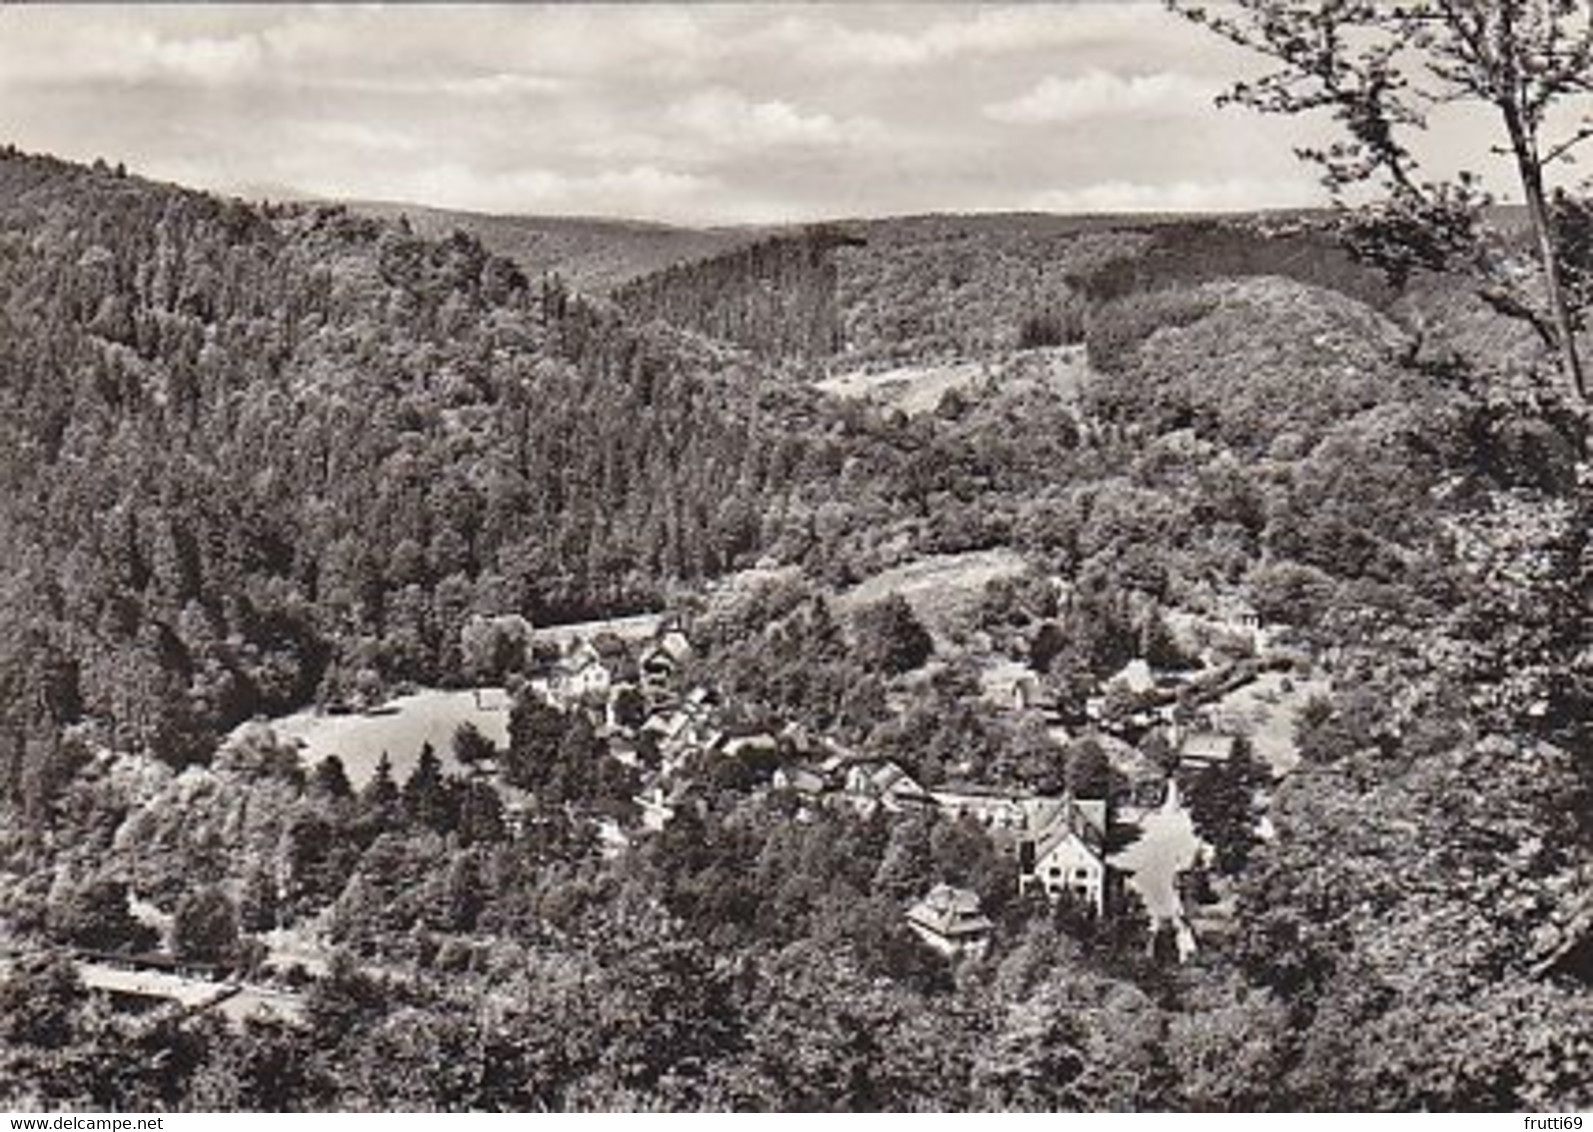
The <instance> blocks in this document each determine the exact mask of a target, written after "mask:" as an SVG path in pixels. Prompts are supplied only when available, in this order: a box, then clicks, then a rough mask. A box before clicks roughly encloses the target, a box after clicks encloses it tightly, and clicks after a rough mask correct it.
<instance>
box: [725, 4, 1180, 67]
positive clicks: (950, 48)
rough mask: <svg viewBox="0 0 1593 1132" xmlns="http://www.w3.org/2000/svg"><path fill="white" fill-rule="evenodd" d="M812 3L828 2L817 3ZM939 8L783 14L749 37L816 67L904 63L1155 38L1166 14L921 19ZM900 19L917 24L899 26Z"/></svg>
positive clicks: (986, 12) (1119, 7)
mask: <svg viewBox="0 0 1593 1132" xmlns="http://www.w3.org/2000/svg"><path fill="white" fill-rule="evenodd" d="M816 10H817V11H819V12H825V11H833V8H832V7H831V6H827V5H818V6H816ZM937 10H941V9H930V8H924V7H919V6H909V7H907V8H900V7H894V6H893V7H886V6H881V7H880V9H879V15H878V16H877V17H876V18H877V19H878V20H879V24H877V25H876V26H868V25H866V24H862V23H859V22H856V19H855V17H852V15H851V13H847V16H846V17H838V16H815V15H812V14H808V13H803V14H799V15H788V16H786V17H784V18H782V19H780V20H777V21H775V22H773V23H771V24H767V25H765V26H763V27H762V28H758V29H755V30H754V31H752V32H751V33H750V34H749V35H748V39H747V44H748V47H749V48H750V47H754V46H761V47H762V48H764V49H770V48H772V49H775V50H779V51H791V52H795V51H800V52H802V53H803V56H804V58H805V59H806V60H807V61H808V62H809V63H810V65H812V66H815V67H822V68H828V69H850V68H857V67H865V68H883V69H906V68H922V67H929V66H933V65H935V64H940V63H948V62H955V61H957V60H971V59H981V58H999V57H1001V56H1009V55H1020V54H1030V53H1033V52H1044V51H1060V50H1068V49H1077V48H1079V47H1081V46H1089V45H1094V44H1099V43H1102V42H1109V41H1117V40H1127V41H1130V42H1133V41H1144V40H1145V39H1146V38H1147V37H1149V38H1155V37H1156V35H1157V33H1158V31H1161V30H1163V25H1164V24H1165V23H1166V20H1167V18H1166V15H1165V13H1163V12H1161V11H1160V10H1159V8H1158V7H1157V6H1155V5H1151V4H1132V3H1070V4H1063V5H1059V4H1027V5H1019V6H1008V7H992V8H981V9H976V10H974V11H972V12H971V13H968V14H959V15H952V16H945V17H942V18H940V19H937V20H933V21H931V22H921V21H922V15H923V13H924V12H926V11H937ZM863 12H864V13H865V14H867V12H868V9H867V8H864V9H863ZM903 17H905V18H903ZM904 23H906V24H908V25H909V26H911V25H912V24H915V23H916V24H918V26H917V27H914V28H912V30H902V26H901V25H903V24H904Z"/></svg>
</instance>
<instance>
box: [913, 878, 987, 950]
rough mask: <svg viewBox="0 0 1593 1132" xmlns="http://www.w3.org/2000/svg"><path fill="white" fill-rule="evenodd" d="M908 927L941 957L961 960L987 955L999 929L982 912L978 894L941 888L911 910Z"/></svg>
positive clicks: (963, 889)
mask: <svg viewBox="0 0 1593 1132" xmlns="http://www.w3.org/2000/svg"><path fill="white" fill-rule="evenodd" d="M907 926H908V927H909V928H911V929H912V930H913V934H915V935H917V936H918V938H919V939H921V940H923V941H924V942H925V943H927V944H928V945H929V946H930V947H932V948H934V949H935V950H936V951H938V952H940V954H942V955H945V956H947V957H949V958H958V957H961V956H964V955H971V956H976V957H977V956H980V955H983V954H984V953H985V951H986V949H987V948H988V947H989V946H990V932H991V930H992V929H993V928H994V926H995V925H994V924H992V923H991V922H990V919H989V918H988V917H987V916H985V914H984V913H983V912H982V911H980V908H979V896H978V894H977V893H974V892H970V891H969V890H968V889H966V888H953V887H952V886H951V885H949V884H937V885H936V886H935V887H934V888H932V889H930V891H929V894H928V895H927V896H925V897H924V898H923V899H922V900H920V901H918V902H917V903H916V904H914V905H913V906H912V907H911V908H909V909H908V910H907Z"/></svg>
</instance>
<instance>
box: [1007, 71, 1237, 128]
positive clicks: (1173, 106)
mask: <svg viewBox="0 0 1593 1132" xmlns="http://www.w3.org/2000/svg"><path fill="white" fill-rule="evenodd" d="M1220 89H1221V88H1220V87H1219V86H1217V85H1214V84H1211V83H1207V82H1205V81H1202V80H1199V79H1195V78H1191V77H1190V76H1188V75H1182V74H1178V73H1176V72H1170V71H1163V72H1159V73H1157V74H1150V75H1124V74H1117V73H1114V72H1111V71H1105V70H1101V69H1100V68H1092V69H1090V70H1088V71H1085V72H1084V73H1082V74H1079V75H1075V76H1072V77H1070V78H1060V77H1058V76H1056V75H1047V76H1046V77H1045V78H1043V79H1041V80H1040V81H1039V83H1037V84H1036V85H1035V86H1034V87H1032V88H1031V89H1030V90H1029V91H1027V92H1026V93H1024V94H1021V95H1019V96H1018V97H1016V98H1013V99H1010V100H1008V101H1004V102H993V103H990V104H989V105H987V106H986V107H985V108H984V112H985V116H986V117H987V118H991V119H993V120H995V121H997V122H1011V123H1017V124H1023V125H1033V124H1046V123H1056V122H1077V121H1082V120H1085V119H1090V118H1104V117H1109V116H1117V115H1135V114H1151V113H1154V114H1158V115H1174V114H1199V113H1203V112H1205V111H1207V110H1209V109H1210V108H1211V104H1212V98H1213V97H1214V96H1215V95H1216V94H1217V93H1218V91H1219V90H1220Z"/></svg>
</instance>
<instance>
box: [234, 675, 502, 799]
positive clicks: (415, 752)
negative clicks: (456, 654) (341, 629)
mask: <svg viewBox="0 0 1593 1132" xmlns="http://www.w3.org/2000/svg"><path fill="white" fill-rule="evenodd" d="M478 697H479V698H478ZM461 723H473V724H475V725H476V727H477V728H479V729H480V731H481V733H482V734H483V735H485V736H486V737H487V738H489V739H491V740H492V741H493V742H494V743H496V744H497V745H498V746H499V747H505V746H507V745H508V743H509V701H508V696H507V695H506V694H505V692H504V690H503V689H502V688H483V689H480V691H479V693H478V692H475V691H436V690H429V691H421V692H415V693H413V694H411V695H407V696H399V697H398V698H397V699H394V700H390V701H389V702H388V703H386V704H384V705H382V706H381V707H380V708H377V709H375V710H374V711H371V712H360V713H350V714H347V715H332V714H329V713H327V712H323V711H319V710H317V709H314V708H306V709H305V710H303V711H296V712H294V713H293V714H292V715H285V716H280V717H278V718H276V719H272V720H268V721H266V726H268V727H270V728H271V730H272V731H274V732H275V733H276V734H277V736H278V737H279V738H281V739H284V740H287V741H289V742H292V743H296V744H297V745H298V747H299V752H300V757H301V758H302V759H303V760H304V765H305V766H306V767H311V766H314V765H315V764H316V763H318V762H320V761H321V760H322V759H324V758H326V756H328V755H337V756H338V757H339V758H341V759H342V760H343V767H344V769H345V770H346V771H347V772H348V779H349V782H350V783H352V784H353V786H354V788H355V789H356V790H358V789H359V788H360V787H361V786H363V785H364V784H365V783H366V782H369V781H370V778H371V775H372V774H374V773H375V771H376V764H377V763H378V762H379V761H380V760H381V757H382V754H383V752H386V754H387V756H388V758H390V759H391V760H392V763H393V777H394V778H395V779H396V780H397V781H399V782H403V781H404V779H405V778H406V777H407V776H408V774H409V772H410V771H411V770H412V769H413V768H414V766H415V762H416V760H417V759H419V757H420V748H421V745H422V744H423V743H430V744H431V745H432V747H433V748H435V749H436V751H437V757H438V758H440V759H441V760H442V764H443V767H444V769H446V770H457V769H459V768H458V766H457V765H456V764H455V763H454V761H453V749H452V748H453V736H454V731H455V730H456V729H457V728H458V727H459V725H460V724H461ZM258 726H260V725H259V724H257V723H246V724H244V725H243V727H241V728H239V729H238V731H235V732H234V733H233V735H234V737H236V736H238V735H239V734H240V733H242V732H243V731H244V730H245V729H248V728H254V727H258Z"/></svg>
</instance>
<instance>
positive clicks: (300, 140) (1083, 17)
mask: <svg viewBox="0 0 1593 1132" xmlns="http://www.w3.org/2000/svg"><path fill="white" fill-rule="evenodd" d="M1253 70H1254V63H1253V62H1252V61H1251V60H1250V59H1249V58H1248V56H1246V55H1245V54H1243V53H1242V52H1240V51H1239V50H1238V49H1236V48H1233V47H1231V46H1229V45H1227V44H1225V43H1223V42H1221V41H1219V40H1217V39H1215V38H1214V37H1212V36H1211V35H1210V34H1209V33H1208V32H1205V31H1203V30H1201V29H1199V28H1196V27H1194V26H1191V25H1188V24H1186V23H1185V22H1184V21H1182V20H1180V19H1179V18H1177V17H1175V16H1173V15H1170V14H1168V13H1167V12H1166V11H1165V10H1164V9H1163V8H1162V7H1161V5H1160V4H1158V3H1154V2H1149V0H1139V2H1136V0H1117V2H1109V3H1029V4H1022V5H1014V6H996V5H991V4H980V5H942V4H925V3H914V4H905V5H889V4H873V3H863V4H858V3H850V4H822V3H800V4H798V3H791V4H775V3H764V4H754V5H741V4H691V5H687V4H679V5H677V4H607V5H593V6H588V5H576V4H558V5H515V6H509V5H465V4H455V5H442V6H436V7H428V6H419V5H401V6H379V5H358V6H355V5H316V6H298V5H281V4H270V5H265V4H254V5H239V6H225V5H210V4H205V5H198V4H195V5H174V6H127V7H123V6H111V5H54V6H32V5H26V4H23V5H5V4H0V142H11V143H13V144H16V145H18V146H20V147H21V148H23V149H25V150H29V151H34V152H48V153H54V154H57V155H59V156H62V157H68V158H72V159H79V160H91V159H93V158H96V157H103V158H105V159H106V160H108V161H112V162H115V161H122V162H125V163H126V165H127V166H128V168H129V169H131V170H133V171H136V172H138V173H141V174H144V175H146V176H151V177H155V178H158V179H162V180H170V181H177V182H180V183H183V184H187V185H192V186H195V187H201V188H208V189H214V190H218V191H221V192H225V193H232V194H237V195H242V196H249V197H260V196H265V197H272V198H285V197H297V196H309V197H318V198H335V199H363V200H390V201H402V202H406V203H414V204H424V205H432V206H437V207H443V208H458V209H469V210H473V211H481V212H496V213H522V214H560V215H583V216H624V217H635V218H642V219H653V220H661V221H669V222H678V223H690V224H713V223H749V222H750V223H761V222H774V221H786V220H810V219H818V218H824V217H861V216H882V215H892V214H903V213H923V212H969V211H994V210H1009V209H1018V210H1044V211H1058V212H1122V211H1213V210H1231V209H1251V208H1266V207H1292V206H1298V205H1307V204H1315V203H1321V202H1322V200H1323V198H1322V195H1321V192H1320V190H1319V189H1318V187H1317V185H1316V181H1315V175H1314V173H1313V171H1312V170H1310V169H1309V168H1307V167H1305V166H1303V165H1301V164H1300V163H1299V162H1298V161H1296V160H1295V158H1294V157H1293V155H1292V152H1291V149H1292V145H1293V144H1294V143H1295V142H1296V141H1298V140H1300V138H1301V136H1302V134H1301V126H1300V125H1299V124H1298V123H1291V122H1288V121H1286V120H1279V119H1274V118H1268V117H1263V116H1259V115H1256V114H1254V113H1252V112H1249V111H1246V110H1242V109H1238V108H1231V109H1218V108H1216V107H1215V106H1214V104H1213V100H1214V97H1215V96H1216V95H1217V94H1218V93H1219V92H1220V91H1221V90H1222V89H1223V88H1224V86H1225V85H1227V83H1228V82H1230V81H1232V80H1233V79H1234V78H1236V77H1238V76H1239V75H1241V74H1243V73H1247V72H1250V71H1253Z"/></svg>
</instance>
